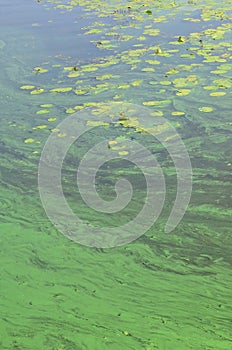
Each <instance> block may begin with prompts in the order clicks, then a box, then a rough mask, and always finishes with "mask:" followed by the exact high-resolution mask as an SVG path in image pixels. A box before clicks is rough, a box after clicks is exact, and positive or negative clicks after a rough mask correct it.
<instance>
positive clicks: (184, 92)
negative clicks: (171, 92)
mask: <svg viewBox="0 0 232 350" xmlns="http://www.w3.org/2000/svg"><path fill="white" fill-rule="evenodd" d="M190 92H191V90H188V89H180V90H178V91H177V93H176V95H177V96H187V95H188V94H190Z"/></svg>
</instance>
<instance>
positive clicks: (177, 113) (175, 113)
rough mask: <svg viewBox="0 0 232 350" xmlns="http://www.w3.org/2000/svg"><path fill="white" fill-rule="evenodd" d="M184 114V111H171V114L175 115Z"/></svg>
mask: <svg viewBox="0 0 232 350" xmlns="http://www.w3.org/2000/svg"><path fill="white" fill-rule="evenodd" d="M184 114H185V112H181V111H174V112H172V115H176V116H178V115H184Z"/></svg>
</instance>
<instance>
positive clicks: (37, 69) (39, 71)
mask: <svg viewBox="0 0 232 350" xmlns="http://www.w3.org/2000/svg"><path fill="white" fill-rule="evenodd" d="M34 71H35V72H37V73H46V72H48V69H45V68H42V67H35V68H34Z"/></svg>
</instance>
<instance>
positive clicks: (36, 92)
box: [30, 89, 44, 95]
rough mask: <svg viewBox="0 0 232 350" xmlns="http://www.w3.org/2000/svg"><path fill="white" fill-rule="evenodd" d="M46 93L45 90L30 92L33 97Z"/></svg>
mask: <svg viewBox="0 0 232 350" xmlns="http://www.w3.org/2000/svg"><path fill="white" fill-rule="evenodd" d="M43 92H44V89H37V90H32V91H31V92H30V94H31V95H38V94H42V93H43Z"/></svg>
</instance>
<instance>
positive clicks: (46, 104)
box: [40, 103, 53, 108]
mask: <svg viewBox="0 0 232 350" xmlns="http://www.w3.org/2000/svg"><path fill="white" fill-rule="evenodd" d="M52 106H53V104H52V103H44V104H42V105H40V107H43V108H50V107H52Z"/></svg>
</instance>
